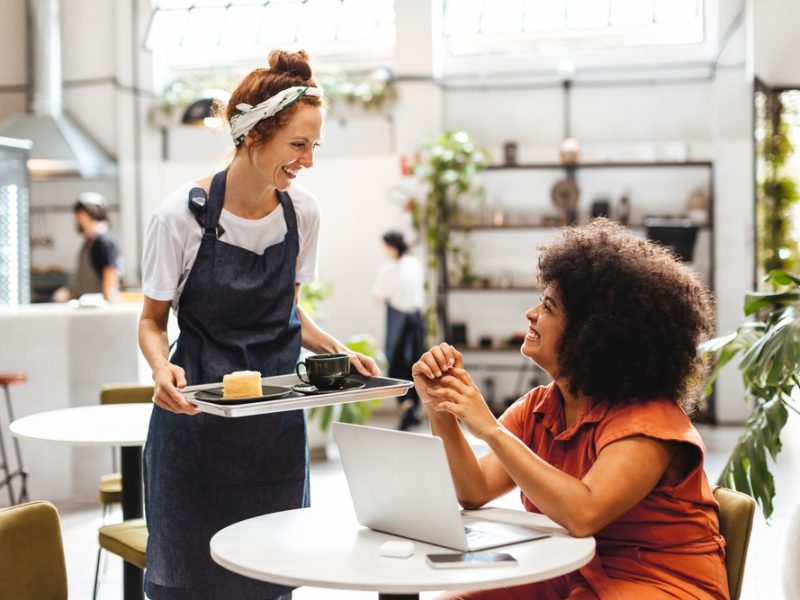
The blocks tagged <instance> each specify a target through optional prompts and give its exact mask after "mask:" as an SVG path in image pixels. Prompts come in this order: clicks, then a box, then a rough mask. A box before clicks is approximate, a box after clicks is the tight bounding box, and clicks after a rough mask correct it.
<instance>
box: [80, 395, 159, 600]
mask: <svg viewBox="0 0 800 600" xmlns="http://www.w3.org/2000/svg"><path fill="white" fill-rule="evenodd" d="M152 401H153V386H152V385H141V384H138V383H115V384H109V385H105V386H103V387H102V388H101V389H100V404H132V403H134V402H152ZM114 452H115V454H114V457H115V458H116V449H114ZM115 464H116V463H115ZM97 492H98V495H99V496H100V502H101V503H102V504H103V522H105V518H106V514H107V513H108V510H109V508H110V506H111V505H112V504H120V503H121V502H122V474H121V473H119V472H114V473H108V474H107V475H103V476H102V477H101V478H100V483H99V484H98V486H97ZM135 521H140V519H132V520H131V521H130V522H129V523H133V522H135ZM119 525H125V523H121V524H119ZM107 527H118V526H112V525H107V526H104V527H101V528H100V547H99V548H98V549H97V563H96V565H95V570H94V588H93V590H94V591H93V595H92V598H93V599H94V598H97V590H98V589H99V579H100V555H101V553H102V551H103V549H104V548H105V549H106V550H109V551H111V552H113V553H114V554H117V555H119V556H122V558H123V559H125V560H128V559H127V558H126V556H125V554H123V553H120V552H117V551H116V550H114V548H118V549H119V548H120V547H124V546H125V544H126V543H127V541H129V535H128V532H127V529H126V528H122V529H110V530H109V531H108V532H106V533H105V534H104V533H103V530H104V529H106V528H107ZM133 529H136V528H135V527H134V528H133ZM144 535H145V538H144V540H145V545H146V544H147V529H146V528H145V529H144ZM117 537H120V539H121V540H125V542H123V541H118V542H114V540H115V539H116V538H117ZM104 540H106V543H107V544H108V546H107V545H105V544H104ZM120 544H121V545H122V546H120ZM132 547H133V548H138V547H139V544H138V542H137V543H134V544H133V545H132ZM133 552H134V553H136V552H138V550H133ZM141 552H142V560H141V562H142V564H141V568H144V546H142V550H141ZM128 562H130V563H132V564H137V563H136V562H135V561H133V560H128ZM137 566H139V565H137Z"/></svg>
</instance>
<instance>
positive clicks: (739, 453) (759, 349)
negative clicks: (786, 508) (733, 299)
mask: <svg viewBox="0 0 800 600" xmlns="http://www.w3.org/2000/svg"><path fill="white" fill-rule="evenodd" d="M765 281H766V282H767V283H771V284H773V285H774V286H775V287H776V288H777V291H774V292H753V293H749V294H747V295H746V296H745V303H744V313H745V322H744V323H743V324H742V325H741V326H740V327H739V328H737V329H736V331H734V332H732V333H730V334H728V335H724V336H721V337H718V338H716V339H713V340H710V341H708V342H706V343H705V344H703V346H701V351H703V352H705V353H706V354H707V355H709V356H713V357H714V358H715V365H714V368H713V370H712V372H711V374H710V376H709V379H708V382H707V385H706V393H709V392H710V386H711V383H712V382H713V381H714V380H715V379H716V377H717V375H718V374H719V372H720V369H722V368H723V367H724V366H725V365H726V364H728V363H729V362H730V361H731V360H733V358H734V357H736V356H737V355H741V359H740V360H739V370H740V371H741V376H742V381H743V382H744V386H745V399H746V400H748V401H752V402H753V409H752V411H751V413H750V416H749V417H748V419H747V422H746V423H745V426H744V431H743V432H742V434H741V435H740V436H739V439H738V441H737V443H736V446H735V447H734V449H733V452H732V453H731V456H730V458H729V459H728V462H727V463H726V464H725V467H724V469H723V470H722V474H721V475H720V476H719V480H718V483H719V484H720V485H723V486H725V487H730V488H733V489H736V490H739V491H740V492H744V493H746V494H748V495H750V496H752V497H753V498H755V499H756V500H757V501H758V503H759V504H760V505H761V510H762V511H763V513H764V516H765V517H766V518H769V516H770V515H771V514H772V510H773V506H772V502H773V499H774V497H775V481H774V479H773V477H772V473H771V472H770V468H769V459H768V457H767V454H769V457H771V459H772V461H775V460H776V459H777V457H778V454H779V453H780V451H781V447H782V444H781V437H780V434H781V430H782V429H783V426H784V425H785V424H786V421H787V419H788V417H789V411H790V410H791V411H793V412H795V413H798V412H800V411H798V407H797V398H798V396H797V395H796V394H798V392H800V276H797V275H789V274H787V273H784V272H782V271H772V272H770V273H769V274H768V275H767V276H766V277H765ZM758 317H760V318H758Z"/></svg>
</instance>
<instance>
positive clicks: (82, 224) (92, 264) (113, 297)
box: [71, 192, 122, 302]
mask: <svg viewBox="0 0 800 600" xmlns="http://www.w3.org/2000/svg"><path fill="white" fill-rule="evenodd" d="M72 210H73V213H74V214H75V226H76V228H77V229H78V233H80V234H81V235H83V237H84V238H85V241H84V243H83V246H81V251H80V254H79V255H78V268H77V270H76V272H75V280H74V282H73V284H72V289H71V296H72V297H73V298H79V297H80V296H81V295H83V294H97V293H102V294H103V298H104V299H105V300H106V302H116V301H117V300H118V299H119V290H120V276H121V274H122V259H121V257H120V253H119V250H118V247H117V242H116V240H115V239H114V236H113V235H112V234H111V231H110V229H109V223H108V203H107V202H106V199H105V198H104V197H103V196H101V195H100V194H97V193H95V192H84V193H82V194H81V195H80V196H78V199H77V200H76V201H75V204H74V205H73V207H72Z"/></svg>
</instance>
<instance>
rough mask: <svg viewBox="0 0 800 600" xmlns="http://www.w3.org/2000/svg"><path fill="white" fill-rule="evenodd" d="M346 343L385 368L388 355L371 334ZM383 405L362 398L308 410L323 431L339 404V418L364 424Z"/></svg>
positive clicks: (357, 336) (329, 423)
mask: <svg viewBox="0 0 800 600" xmlns="http://www.w3.org/2000/svg"><path fill="white" fill-rule="evenodd" d="M344 345H345V346H347V348H349V349H350V350H352V351H353V352H358V353H359V354H363V355H365V356H369V357H370V358H372V359H374V360H375V362H377V363H378V366H380V367H381V368H385V366H386V357H385V356H384V355H383V352H381V351H380V349H379V348H378V343H377V342H376V341H375V338H373V337H372V336H370V335H356V336H352V337H349V338H347V339H346V340H345V342H344ZM380 405H381V401H380V400H362V401H360V402H348V403H346V404H341V405H328V406H315V407H313V408H311V409H309V411H308V416H309V419H310V420H312V421H313V420H317V421H319V428H320V430H321V431H327V430H328V428H329V427H330V426H331V422H333V417H334V416H335V415H336V410H337V406H340V407H341V412H340V413H339V415H338V420H339V421H341V422H342V423H355V424H357V425H362V424H364V423H366V422H367V420H368V419H369V417H370V416H371V415H372V412H373V411H374V410H375V408H377V407H378V406H380Z"/></svg>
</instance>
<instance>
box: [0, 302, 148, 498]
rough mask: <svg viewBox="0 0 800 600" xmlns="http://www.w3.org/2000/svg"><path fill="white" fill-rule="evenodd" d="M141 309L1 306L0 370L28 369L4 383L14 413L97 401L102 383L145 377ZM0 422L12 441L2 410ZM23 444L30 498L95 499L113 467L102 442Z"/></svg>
mask: <svg viewBox="0 0 800 600" xmlns="http://www.w3.org/2000/svg"><path fill="white" fill-rule="evenodd" d="M140 313H141V305H140V304H133V303H132V304H127V303H123V304H113V305H106V306H101V307H85V308H71V307H70V306H68V305H66V304H30V305H22V306H17V307H7V306H0V372H17V371H21V372H24V373H26V374H27V375H28V381H27V382H26V383H23V384H19V385H13V386H11V387H10V390H11V399H12V403H13V408H14V416H15V417H17V418H19V417H23V416H25V415H30V414H33V413H37V412H41V411H45V410H54V409H58V408H67V407H71V406H87V405H92V404H97V403H98V402H99V392H100V388H101V386H103V385H105V384H108V383H124V382H141V383H149V382H150V381H151V378H150V370H149V368H148V367H147V364H146V363H145V362H144V359H143V357H142V356H141V353H140V352H139V349H138V343H137V327H138V320H139V314H140ZM0 426H2V427H3V433H4V437H5V438H6V445H7V447H10V443H11V438H10V434H9V433H8V416H7V415H6V414H5V410H4V409H3V410H0ZM21 446H22V454H23V458H24V460H25V463H26V465H27V467H28V471H29V473H30V475H29V476H28V491H29V493H30V497H31V499H32V500H33V499H42V500H50V501H64V500H73V501H92V502H96V501H97V482H98V479H99V477H100V476H101V475H103V474H105V473H108V472H110V471H111V467H112V465H111V456H112V454H111V452H110V451H109V450H108V448H64V447H61V446H56V445H52V444H47V443H43V442H36V441H30V440H21ZM15 468H16V467H15ZM0 501H1V500H0ZM6 502H7V499H6Z"/></svg>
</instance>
